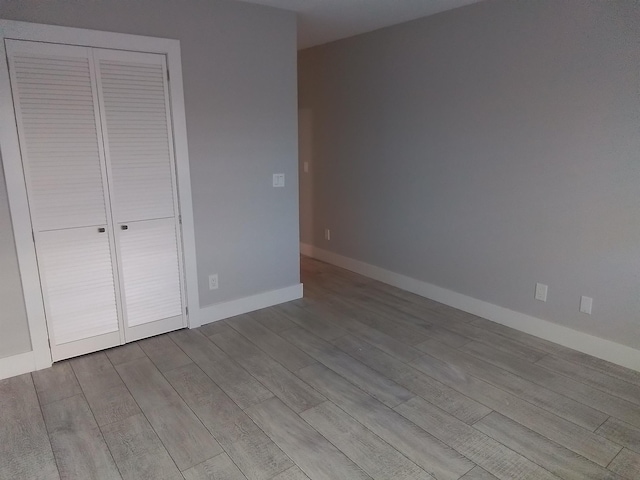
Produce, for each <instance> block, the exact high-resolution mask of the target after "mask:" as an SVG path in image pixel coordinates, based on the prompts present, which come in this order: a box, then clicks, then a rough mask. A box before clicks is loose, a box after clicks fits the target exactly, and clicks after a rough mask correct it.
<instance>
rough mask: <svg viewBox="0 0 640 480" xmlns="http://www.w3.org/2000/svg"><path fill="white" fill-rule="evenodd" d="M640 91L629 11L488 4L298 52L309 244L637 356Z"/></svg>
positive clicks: (505, 0)
mask: <svg viewBox="0 0 640 480" xmlns="http://www.w3.org/2000/svg"><path fill="white" fill-rule="evenodd" d="M639 88H640V9H639V8H638V2H637V1H631V0H629V1H606V2H604V1H597V0H594V1H587V0H579V1H578V0H572V1H569V0H567V1H562V2H558V1H557V0H536V1H535V2H534V1H528V0H527V1H524V0H520V1H514V0H499V1H488V2H482V3H479V4H477V5H473V6H469V7H464V8H460V9H457V10H453V11H450V12H446V13H443V14H439V15H436V16H433V17H429V18H425V19H421V20H418V21H414V22H410V23H405V24H402V25H398V26H395V27H391V28H388V29H384V30H379V31H376V32H372V33H369V34H364V35H361V36H358V37H354V38H351V39H346V40H343V41H339V42H335V43H332V44H328V45H325V46H320V47H316V48H313V49H309V50H305V51H302V52H301V53H300V55H299V107H300V109H301V111H310V112H311V113H310V116H311V120H309V121H307V125H309V124H311V125H312V126H311V127H310V128H311V132H306V133H305V134H304V135H305V136H304V138H306V139H309V138H310V139H311V142H312V145H311V146H310V147H309V148H310V150H311V153H310V154H309V156H310V157H311V158H312V161H313V168H312V173H310V174H309V175H310V176H311V180H309V179H306V178H305V179H304V183H301V184H302V185H308V184H311V185H312V188H313V192H312V202H309V203H306V204H303V208H302V209H301V231H302V232H303V236H302V241H303V242H306V243H310V244H313V245H316V246H318V247H321V248H324V249H327V250H330V251H332V252H336V253H338V254H341V255H345V256H347V257H351V258H355V259H357V260H361V261H364V262H368V263H371V264H374V265H377V266H380V267H382V268H385V269H388V270H391V271H394V272H398V273H401V274H405V275H408V276H411V277H414V278H416V279H420V280H423V281H426V282H430V283H433V284H436V285H439V286H441V287H444V288H448V289H451V290H454V291H456V292H460V293H462V294H465V295H468V296H471V297H475V298H478V299H481V300H484V301H487V302H490V303H493V304H496V305H499V306H503V307H507V308H510V309H513V310H516V311H519V312H523V313H526V314H529V315H533V316H535V317H538V318H543V319H547V320H550V321H552V322H556V323H558V324H562V325H565V326H568V327H570V328H573V329H576V330H579V331H583V332H587V333H590V334H593V335H596V336H599V337H602V338H606V339H610V340H613V341H616V342H619V343H622V344H625V345H629V346H631V347H635V348H640V96H639ZM301 175H303V178H304V174H301ZM326 227H329V228H331V232H332V238H331V241H330V242H327V241H325V240H324V239H323V229H324V228H326ZM536 282H542V283H545V284H548V285H549V299H548V302H547V303H542V302H539V301H535V300H534V298H533V297H534V288H535V283H536ZM581 295H587V296H591V297H593V299H594V304H593V315H591V316H588V315H585V314H581V313H579V311H578V306H579V299H580V296H581Z"/></svg>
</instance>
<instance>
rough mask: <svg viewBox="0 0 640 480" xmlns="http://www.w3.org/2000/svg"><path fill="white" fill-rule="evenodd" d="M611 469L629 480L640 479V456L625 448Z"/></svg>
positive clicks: (610, 466)
mask: <svg viewBox="0 0 640 480" xmlns="http://www.w3.org/2000/svg"><path fill="white" fill-rule="evenodd" d="M609 469H610V470H612V471H613V472H615V473H617V474H618V475H620V476H621V477H622V478H625V479H627V480H637V479H638V478H640V454H637V453H635V452H632V451H630V450H627V449H626V448H623V449H622V451H621V452H620V454H619V455H618V456H617V457H616V458H615V459H614V460H613V462H611V465H609Z"/></svg>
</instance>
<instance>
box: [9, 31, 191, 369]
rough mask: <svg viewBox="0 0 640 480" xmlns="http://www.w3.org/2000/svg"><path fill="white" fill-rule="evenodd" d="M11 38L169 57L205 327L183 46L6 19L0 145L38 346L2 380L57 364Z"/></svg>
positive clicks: (184, 201) (180, 179) (182, 194)
mask: <svg viewBox="0 0 640 480" xmlns="http://www.w3.org/2000/svg"><path fill="white" fill-rule="evenodd" d="M5 39H14V40H30V41H39V42H50V43H60V44H67V45H81V46H86V47H94V48H108V49H116V50H133V51H139V52H148V53H159V54H164V55H166V58H167V68H168V71H169V72H170V78H171V80H170V82H169V94H170V98H171V113H172V124H173V125H172V126H173V133H174V150H175V161H176V170H177V184H178V197H179V202H180V214H181V215H182V241H183V256H184V269H185V272H184V275H185V284H186V300H187V305H188V306H189V307H190V308H189V326H190V327H192V328H193V327H198V326H200V324H201V320H200V318H199V317H200V316H199V310H200V308H199V306H200V302H199V298H198V283H197V281H198V279H197V263H196V250H195V233H194V220H193V207H192V196H191V177H190V173H189V152H188V148H187V127H186V116H185V107H184V92H183V82H182V66H181V65H182V62H181V58H180V41H179V40H171V39H162V38H153V37H144V36H138V35H127V34H120V33H111V32H100V31H93V30H85V29H79V28H70V27H60V26H52V25H40V24H33V23H25V22H14V21H7V20H0V57H1V58H0V145H1V146H2V162H3V166H4V172H5V177H6V183H7V193H8V197H9V208H10V211H11V218H12V223H13V230H14V237H15V242H16V250H17V256H18V265H19V268H20V275H21V281H22V289H23V292H24V298H25V306H26V311H27V318H28V322H29V330H30V334H31V345H32V352H27V353H24V354H20V355H15V356H12V357H8V358H3V359H0V378H5V377H8V376H12V375H17V374H19V373H24V371H25V370H26V369H28V368H29V366H30V365H31V367H30V369H31V370H34V369H35V370H38V369H42V368H46V367H49V366H50V365H51V350H50V348H49V343H48V333H47V325H46V320H45V314H44V308H43V304H42V291H41V288H40V279H39V274H38V265H37V261H36V252H35V245H34V242H33V239H32V231H31V219H30V214H29V204H28V199H27V190H26V187H25V181H24V174H23V168H22V159H21V155H20V146H19V142H18V132H17V128H16V122H15V115H14V107H13V102H12V96H11V85H10V79H9V71H8V66H7V62H6V47H5ZM10 365H15V368H14V367H10Z"/></svg>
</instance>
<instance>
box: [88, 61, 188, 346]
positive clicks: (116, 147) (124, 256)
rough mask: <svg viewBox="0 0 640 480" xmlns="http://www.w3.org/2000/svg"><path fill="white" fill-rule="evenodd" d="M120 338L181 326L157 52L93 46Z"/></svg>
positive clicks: (167, 126) (171, 177) (164, 95)
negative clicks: (116, 270) (120, 305)
mask: <svg viewBox="0 0 640 480" xmlns="http://www.w3.org/2000/svg"><path fill="white" fill-rule="evenodd" d="M94 58H95V64H96V69H97V78H98V95H99V101H100V109H101V115H102V126H103V134H104V140H105V142H104V143H105V152H106V159H107V169H108V174H109V185H110V189H111V199H112V208H113V218H114V223H115V232H116V245H117V247H116V248H117V252H118V260H119V263H118V265H119V270H120V273H121V277H120V278H121V282H120V285H121V292H122V298H123V315H124V328H125V338H126V340H127V341H132V340H135V339H138V338H143V337H147V336H149V335H156V334H159V333H163V332H166V331H169V330H175V329H177V328H181V327H183V326H185V325H186V316H185V314H184V313H185V312H184V308H183V305H184V302H183V282H182V277H181V271H182V254H181V249H180V245H181V240H180V228H179V215H178V208H177V195H176V179H175V166H174V156H173V140H172V133H171V116H170V111H169V93H168V84H167V81H168V80H167V67H166V59H165V56H164V55H155V54H144V53H135V52H119V51H112V50H101V49H95V50H94Z"/></svg>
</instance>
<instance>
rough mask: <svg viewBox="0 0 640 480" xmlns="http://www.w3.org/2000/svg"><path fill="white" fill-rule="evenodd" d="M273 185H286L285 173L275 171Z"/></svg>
mask: <svg viewBox="0 0 640 480" xmlns="http://www.w3.org/2000/svg"><path fill="white" fill-rule="evenodd" d="M273 186H274V187H284V173H274V174H273Z"/></svg>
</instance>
